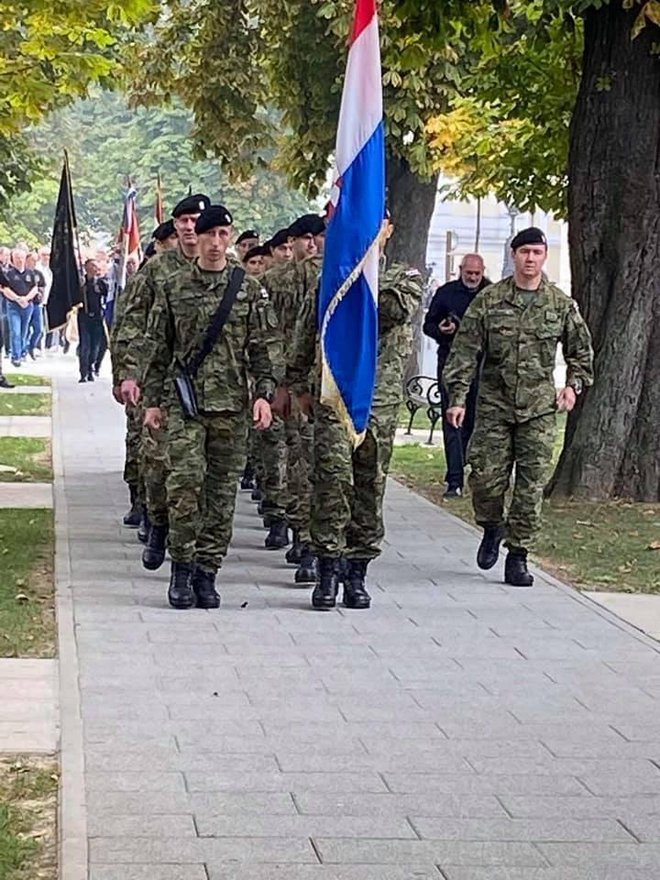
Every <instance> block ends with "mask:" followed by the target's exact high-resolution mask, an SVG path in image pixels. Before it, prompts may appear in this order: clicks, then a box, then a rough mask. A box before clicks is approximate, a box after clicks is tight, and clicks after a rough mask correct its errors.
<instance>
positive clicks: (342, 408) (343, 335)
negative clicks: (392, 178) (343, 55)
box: [319, 0, 385, 445]
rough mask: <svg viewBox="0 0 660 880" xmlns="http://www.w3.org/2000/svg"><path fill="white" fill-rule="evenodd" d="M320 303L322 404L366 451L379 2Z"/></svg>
mask: <svg viewBox="0 0 660 880" xmlns="http://www.w3.org/2000/svg"><path fill="white" fill-rule="evenodd" d="M335 162H336V170H335V176H334V181H333V188H332V194H331V197H330V201H331V208H330V213H331V219H330V222H329V224H328V230H327V234H326V245H325V254H324V258H323V273H322V276H321V289H320V297H319V331H320V336H321V351H322V358H323V378H322V385H321V402H322V403H323V404H325V405H326V406H330V407H332V409H334V410H335V411H336V412H337V413H338V415H339V417H340V419H341V420H342V422H344V424H345V425H346V427H347V428H348V430H349V432H350V434H351V436H352V438H353V440H354V442H355V444H356V445H357V444H359V442H360V441H361V439H362V438H363V437H364V432H365V430H366V428H367V423H368V421H369V415H370V412H371V404H372V402H373V395H374V386H375V382H376V360H377V354H378V263H379V237H380V231H381V228H382V225H383V219H384V216H385V127H384V123H383V87H382V75H381V65H380V42H379V34H378V15H377V10H376V0H357V2H356V10H355V20H354V24H353V33H352V36H351V41H350V47H349V52H348V65H347V68H346V80H345V83H344V93H343V96H342V103H341V111H340V115H339V127H338V131H337V148H336V155H335Z"/></svg>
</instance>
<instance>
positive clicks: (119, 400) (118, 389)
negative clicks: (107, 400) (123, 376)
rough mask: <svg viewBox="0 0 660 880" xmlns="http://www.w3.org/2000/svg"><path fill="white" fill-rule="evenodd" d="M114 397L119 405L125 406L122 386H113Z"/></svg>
mask: <svg viewBox="0 0 660 880" xmlns="http://www.w3.org/2000/svg"><path fill="white" fill-rule="evenodd" d="M112 396H113V397H114V399H115V400H116V401H117V403H121V405H122V406H123V405H124V400H123V398H122V396H121V385H114V386H113V388H112Z"/></svg>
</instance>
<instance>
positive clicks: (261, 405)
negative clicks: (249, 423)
mask: <svg viewBox="0 0 660 880" xmlns="http://www.w3.org/2000/svg"><path fill="white" fill-rule="evenodd" d="M147 412H148V410H147ZM252 418H253V420H254V427H255V428H256V429H257V431H266V430H268V428H270V426H271V425H272V423H273V413H272V411H271V408H270V404H269V403H268V401H267V400H264V399H263V398H262V397H260V398H259V399H258V400H255V402H254V406H253V407H252Z"/></svg>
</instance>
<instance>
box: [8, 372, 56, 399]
mask: <svg viewBox="0 0 660 880" xmlns="http://www.w3.org/2000/svg"><path fill="white" fill-rule="evenodd" d="M10 380H11V376H10ZM50 392H51V387H50V385H14V387H13V388H3V389H2V390H1V391H0V395H1V394H50Z"/></svg>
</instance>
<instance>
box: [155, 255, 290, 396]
mask: <svg viewBox="0 0 660 880" xmlns="http://www.w3.org/2000/svg"><path fill="white" fill-rule="evenodd" d="M232 269H233V265H232V264H229V265H228V266H227V268H225V269H224V270H223V271H222V272H204V271H202V270H201V269H200V268H199V267H198V265H197V262H196V261H195V262H193V263H192V264H186V265H184V266H182V267H181V268H180V269H179V270H178V271H177V272H176V273H174V274H173V275H170V276H169V277H168V278H167V280H164V281H162V282H161V283H160V284H159V286H158V288H157V290H156V298H155V300H154V303H153V307H152V309H151V312H150V314H149V320H148V324H147V337H146V343H145V348H146V355H145V370H144V383H143V395H144V404H145V406H147V407H149V406H161V405H165V406H167V405H170V404H171V403H172V401H173V393H174V392H173V390H172V383H171V379H172V376H173V373H174V372H175V371H176V368H177V366H176V365H177V363H181V362H183V363H186V362H188V361H189V360H190V359H191V358H192V356H193V355H194V354H196V353H197V351H198V350H199V348H200V346H201V343H202V339H203V338H204V335H205V333H206V331H207V329H208V327H209V324H210V323H211V319H212V317H213V315H214V313H215V311H216V309H217V307H218V305H219V304H220V300H221V299H222V296H223V294H224V292H225V289H226V287H227V284H228V281H229V276H230V273H231V271H232ZM283 373H284V359H283V355H282V344H281V340H280V333H279V329H278V325H277V317H276V316H275V312H274V311H273V308H272V306H271V304H270V302H269V300H268V294H267V293H266V291H265V290H264V288H263V287H261V285H260V284H259V283H258V282H257V281H255V280H254V279H253V278H249V277H247V276H246V277H245V279H244V281H243V285H242V287H241V289H240V291H239V293H238V296H237V297H236V301H235V303H234V305H233V307H232V310H231V313H230V315H229V318H228V319H227V322H226V324H225V326H224V328H223V330H222V333H221V335H220V338H219V340H218V341H217V343H216V344H215V346H214V348H213V350H212V352H211V353H210V354H209V356H208V357H207V358H206V360H205V361H204V363H203V364H202V366H201V367H200V370H199V373H198V374H197V378H196V380H195V389H196V391H197V400H198V405H199V408H200V411H202V412H206V413H217V412H240V411H241V410H244V409H246V407H247V404H248V397H249V387H250V386H249V379H248V375H249V376H250V377H251V378H252V379H253V381H254V385H255V391H256V393H257V394H258V395H259V394H269V393H272V392H273V391H274V390H275V387H276V385H277V384H279V383H281V381H282V377H283Z"/></svg>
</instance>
